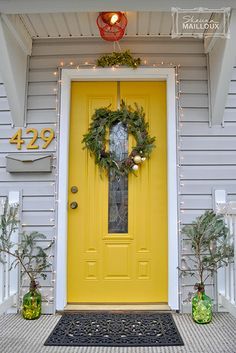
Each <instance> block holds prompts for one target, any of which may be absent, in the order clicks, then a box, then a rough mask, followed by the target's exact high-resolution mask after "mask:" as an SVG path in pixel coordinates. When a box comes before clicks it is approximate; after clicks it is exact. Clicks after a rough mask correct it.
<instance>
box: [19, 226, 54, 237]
mask: <svg viewBox="0 0 236 353" xmlns="http://www.w3.org/2000/svg"><path fill="white" fill-rule="evenodd" d="M22 229H23V230H24V231H25V232H27V233H30V232H35V231H36V232H39V233H42V234H44V235H46V237H47V239H48V240H52V239H53V238H54V237H55V236H56V230H55V226H54V225H47V226H42V225H41V226H39V225H23V226H22Z"/></svg>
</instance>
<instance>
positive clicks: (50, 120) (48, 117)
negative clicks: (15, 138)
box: [27, 110, 57, 127]
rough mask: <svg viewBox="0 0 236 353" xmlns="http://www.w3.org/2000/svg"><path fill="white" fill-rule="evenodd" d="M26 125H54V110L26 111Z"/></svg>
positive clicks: (55, 117)
mask: <svg viewBox="0 0 236 353" xmlns="http://www.w3.org/2000/svg"><path fill="white" fill-rule="evenodd" d="M27 122H28V125H29V126H31V125H32V124H34V125H35V124H47V127H48V124H55V123H56V122H57V112H56V111H55V110H43V111H42V110H28V112H27Z"/></svg>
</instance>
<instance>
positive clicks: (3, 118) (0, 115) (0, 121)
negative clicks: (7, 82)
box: [0, 107, 12, 126]
mask: <svg viewBox="0 0 236 353" xmlns="http://www.w3.org/2000/svg"><path fill="white" fill-rule="evenodd" d="M11 124H12V120H11V112H10V111H1V107H0V126H1V125H11Z"/></svg>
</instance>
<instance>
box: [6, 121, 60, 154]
mask: <svg viewBox="0 0 236 353" xmlns="http://www.w3.org/2000/svg"><path fill="white" fill-rule="evenodd" d="M25 133H26V135H29V136H32V137H31V139H30V141H29V142H28V143H27V145H26V149H27V150H37V149H38V148H39V145H38V144H37V142H38V140H39V139H41V140H43V141H44V144H43V145H42V148H43V149H46V148H47V147H48V146H49V145H50V143H51V142H52V140H53V139H54V137H55V132H54V130H53V129H51V128H47V127H45V128H44V129H42V130H40V131H38V130H37V129H34V128H31V127H30V128H28V129H26V131H25ZM9 142H10V143H11V144H15V145H16V148H17V149H18V150H21V147H22V145H24V144H25V140H24V139H23V138H22V129H18V130H17V132H16V133H15V134H14V135H13V136H12V138H11V139H10V140H9Z"/></svg>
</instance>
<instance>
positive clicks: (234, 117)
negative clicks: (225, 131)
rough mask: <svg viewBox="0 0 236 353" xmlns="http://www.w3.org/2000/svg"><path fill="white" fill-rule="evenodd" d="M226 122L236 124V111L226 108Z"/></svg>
mask: <svg viewBox="0 0 236 353" xmlns="http://www.w3.org/2000/svg"><path fill="white" fill-rule="evenodd" d="M224 122H225V123H227V122H233V123H236V109H232V108H231V109H230V108H226V109H225V111H224Z"/></svg>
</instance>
